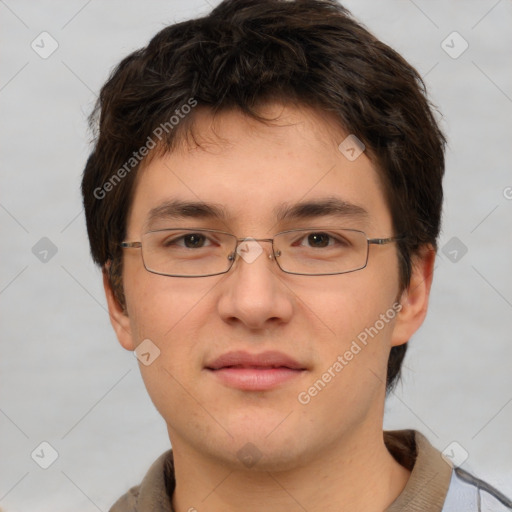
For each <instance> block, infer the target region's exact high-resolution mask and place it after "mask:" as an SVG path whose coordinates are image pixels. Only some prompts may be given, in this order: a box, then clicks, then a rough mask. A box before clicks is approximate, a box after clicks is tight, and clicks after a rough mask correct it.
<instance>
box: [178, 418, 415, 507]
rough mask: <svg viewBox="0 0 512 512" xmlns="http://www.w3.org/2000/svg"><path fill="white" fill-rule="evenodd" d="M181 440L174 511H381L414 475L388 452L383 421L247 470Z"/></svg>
mask: <svg viewBox="0 0 512 512" xmlns="http://www.w3.org/2000/svg"><path fill="white" fill-rule="evenodd" d="M179 441H180V440H176V439H173V454H174V467H175V477H176V488H175V491H174V494H173V497H172V503H173V507H174V510H175V512H190V511H191V512H193V511H194V510H196V511H198V512H201V511H202V510H208V511H209V512H235V511H239V510H244V511H245V512H256V511H261V510H272V511H273V512H290V511H291V510H293V511H295V510H297V511H304V510H307V511H308V512H320V511H322V512H340V511H349V510H365V512H382V510H385V509H386V508H387V507H388V506H389V505H390V504H391V503H392V502H393V501H394V500H395V499H396V498H397V496H398V495H399V494H400V493H401V492H402V490H403V489H404V487H405V485H406V483H407V480H408V478H409V475H410V472H409V471H408V470H407V469H405V468H404V467H402V466H401V465H400V464H398V462H396V461H395V459H394V458H393V457H392V456H391V455H390V453H389V452H388V450H387V448H386V446H385V444H384V440H383V436H382V429H381V427H379V429H378V430H377V431H373V432H364V428H361V429H358V431H357V433H354V434H351V435H346V436H344V437H343V439H341V440H340V439H338V442H337V445H336V446H327V447H324V450H323V451H322V452H321V453H320V452H318V453H316V454H313V455H312V456H306V457H301V460H300V462H299V461H298V462H297V465H296V466H295V467H294V468H293V469H289V470H286V471H258V470H257V469H256V468H257V466H255V467H254V468H252V469H250V470H249V469H243V470H242V469H240V468H239V467H232V466H231V465H230V464H228V463H226V462H225V461H220V460H215V459H212V458H208V457H205V456H204V454H201V453H199V452H197V451H195V450H194V449H192V448H190V446H189V445H187V444H185V443H180V442H179Z"/></svg>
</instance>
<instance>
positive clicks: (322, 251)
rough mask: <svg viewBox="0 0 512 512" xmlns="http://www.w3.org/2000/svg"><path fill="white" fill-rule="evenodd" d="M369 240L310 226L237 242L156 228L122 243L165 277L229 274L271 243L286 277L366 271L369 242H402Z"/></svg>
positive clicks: (220, 234) (217, 234)
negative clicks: (237, 263) (137, 250)
mask: <svg viewBox="0 0 512 512" xmlns="http://www.w3.org/2000/svg"><path fill="white" fill-rule="evenodd" d="M402 238H403V237H402V236H395V237H389V238H368V237H367V236H366V233H364V232H363V231H359V230H356V229H344V228H342V229H332V228H310V229H292V230H289V231H283V232H281V233H278V234H277V235H275V236H274V238H257V239H255V238H237V237H236V236H235V235H232V234H230V233H226V232H224V231H218V230H215V229H189V228H186V229H182V228H172V229H158V230H155V231H148V232H147V233H145V234H144V235H143V236H142V239H141V241H140V242H126V241H125V242H122V243H121V247H123V248H125V249H132V248H133V249H134V248H141V249H142V261H143V263H144V267H145V268H146V270H147V271H148V272H152V273H153V274H159V275H163V276H169V277H208V276H215V275H219V274H225V273H226V272H229V270H230V269H231V267H232V266H233V264H234V263H235V260H236V256H237V255H238V256H240V257H242V259H244V260H245V261H246V262H248V263H252V261H254V260H255V259H256V258H257V257H258V256H259V255H260V254H261V253H262V252H263V249H262V247H261V245H260V244H259V242H270V243H271V244H272V252H271V254H270V255H269V258H270V259H274V260H275V261H276V263H277V265H278V266H279V268H280V269H281V270H282V271H283V272H286V273H288V274H297V275H303V276H328V275H335V274H346V273H349V272H355V271H356V270H361V269H363V268H365V267H366V265H367V263H368V253H369V247H370V244H376V245H385V244H389V243H391V242H395V241H397V240H400V239H402Z"/></svg>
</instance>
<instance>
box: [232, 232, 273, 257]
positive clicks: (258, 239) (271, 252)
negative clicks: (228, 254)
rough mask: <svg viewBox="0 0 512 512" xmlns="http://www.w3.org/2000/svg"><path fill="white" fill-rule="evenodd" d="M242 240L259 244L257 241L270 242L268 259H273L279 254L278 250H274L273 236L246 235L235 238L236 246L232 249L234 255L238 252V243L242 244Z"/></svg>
mask: <svg viewBox="0 0 512 512" xmlns="http://www.w3.org/2000/svg"><path fill="white" fill-rule="evenodd" d="M244 242H256V243H258V244H259V242H267V243H270V244H271V250H270V253H269V254H268V258H269V259H270V260H275V259H276V256H279V251H277V252H276V250H275V246H274V238H254V237H252V236H247V237H244V238H237V239H236V248H235V251H234V255H236V254H237V253H238V252H239V248H240V245H241V244H243V243H244ZM262 251H263V248H262ZM238 256H241V255H240V254H238ZM242 259H244V258H243V257H242Z"/></svg>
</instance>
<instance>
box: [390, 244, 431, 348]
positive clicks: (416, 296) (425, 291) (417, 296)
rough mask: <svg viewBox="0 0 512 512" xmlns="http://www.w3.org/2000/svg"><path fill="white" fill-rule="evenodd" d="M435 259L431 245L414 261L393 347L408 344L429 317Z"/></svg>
mask: <svg viewBox="0 0 512 512" xmlns="http://www.w3.org/2000/svg"><path fill="white" fill-rule="evenodd" d="M435 258H436V251H435V250H434V248H433V247H432V246H430V245H429V246H424V247H423V248H422V249H421V250H420V252H419V254H418V255H416V256H415V257H414V259H413V261H412V272H411V281H410V283H409V286H407V288H406V289H405V290H404V291H403V292H402V296H401V298H400V304H401V305H402V309H401V310H400V313H399V314H398V316H397V320H396V322H395V326H394V329H393V334H392V343H391V344H392V346H397V345H403V344H404V343H407V342H408V341H409V339H410V338H411V337H412V335H413V334H414V333H415V332H416V331H417V330H418V329H419V328H420V326H421V324H422V323H423V321H424V320H425V317H426V316H427V309H428V299H429V296H430V288H431V286H432V279H433V276H434V262H435Z"/></svg>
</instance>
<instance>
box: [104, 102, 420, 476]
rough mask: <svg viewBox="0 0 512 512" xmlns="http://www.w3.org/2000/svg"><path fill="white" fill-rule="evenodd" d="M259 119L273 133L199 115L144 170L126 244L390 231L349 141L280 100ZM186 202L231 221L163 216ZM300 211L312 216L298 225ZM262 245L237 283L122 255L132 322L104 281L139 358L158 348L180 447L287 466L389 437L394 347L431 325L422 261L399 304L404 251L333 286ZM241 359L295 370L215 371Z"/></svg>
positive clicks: (238, 269) (336, 278)
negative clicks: (358, 440)
mask: <svg viewBox="0 0 512 512" xmlns="http://www.w3.org/2000/svg"><path fill="white" fill-rule="evenodd" d="M265 114H266V115H270V116H278V123H277V124H278V125H277V126H266V125H264V124H261V123H258V122H257V121H254V120H250V119H248V118H246V117H244V116H243V115H242V114H240V113H237V112H225V113H222V114H219V115H218V116H217V117H216V118H215V120H214V121H213V120H212V117H211V115H210V114H209V112H208V111H206V110H204V111H198V112H197V118H196V124H195V132H196V133H197V134H199V135H200V141H199V142H200V146H199V147H197V146H185V145H184V146H183V147H181V148H179V149H177V150H176V151H174V152H172V153H171V154H166V155H164V156H162V157H158V158H154V159H153V160H151V162H150V163H149V164H147V165H146V166H145V167H144V168H143V169H140V171H139V175H138V177H137V183H136V189H135V194H134V197H133V203H132V207H131V210H130V214H129V219H128V225H127V237H126V239H127V240H128V241H139V240H141V237H142V235H143V234H144V233H146V232H147V231H148V230H151V229H164V228H179V227H191V228H197V229H199V228H207V229H216V230H221V231H227V232H230V233H232V234H234V235H236V236H237V237H238V238H246V237H253V238H264V239H268V238H272V237H273V236H274V235H275V234H277V233H280V232H282V231H286V230H290V229H297V228H304V229H309V228H312V229H313V228H316V227H323V228H325V227H329V228H332V229H336V228H350V229H356V230H362V231H364V232H365V233H366V234H367V236H368V238H384V237H389V236H392V235H393V230H392V221H391V217H390V213H389V209H388V206H387V205H386V202H385V199H384V195H383V190H382V186H381V183H380V181H379V177H378V172H377V170H376V168H375V167H374V165H373V164H372V163H371V161H370V160H369V159H368V158H367V156H366V155H365V154H364V153H363V154H361V155H360V156H359V157H358V158H357V159H355V160H354V161H350V160H349V159H347V158H346V156H345V155H344V154H343V153H342V152H341V151H340V150H339V149H338V145H339V144H340V143H341V142H342V141H343V140H344V139H345V137H346V136H347V135H348V134H346V133H343V132H342V131H341V130H340V129H339V128H338V127H337V126H336V125H335V123H334V122H333V121H332V120H329V119H327V118H326V117H325V116H321V115H319V114H317V113H315V112H314V111H311V110H307V109H298V108H292V107H283V106H279V105H273V106H267V107H266V111H265ZM212 122H213V124H212ZM176 201H179V202H181V203H185V202H193V203H198V202H199V203H206V204H213V205H214V206H217V207H218V208H217V209H220V210H222V212H217V213H222V214H223V215H222V216H216V215H210V213H211V212H205V211H203V210H201V212H202V213H197V211H196V210H194V209H192V208H188V209H185V210H183V211H181V212H180V213H179V215H176V212H175V211H174V210H175V209H174V210H172V209H171V208H169V204H172V203H173V202H176ZM329 201H330V202H329ZM326 202H327V203H328V204H330V205H331V207H330V208H327V207H325V203H326ZM336 202H339V204H342V203H343V204H344V205H345V207H343V208H333V207H332V205H333V204H338V203H336ZM303 203H317V207H315V208H311V207H309V208H303V209H302V210H301V212H302V213H301V214H300V215H298V216H297V215H293V213H294V212H295V213H296V214H297V208H295V210H293V209H294V207H296V206H297V205H299V204H303ZM321 204H323V205H324V206H323V208H322V207H320V206H318V205H321ZM347 204H349V205H353V206H355V207H357V208H354V207H349V208H347V207H346V205H347ZM166 205H167V206H166ZM171 210H172V211H171ZM285 210H286V211H288V212H290V214H289V215H285V216H282V215H281V216H278V215H277V212H281V213H282V212H283V211H285ZM194 212H195V213H194ZM150 219H151V220H150ZM310 242H311V240H310V239H306V240H305V241H303V242H301V243H306V244H309V243H310ZM259 247H261V249H262V252H261V254H259V256H257V257H256V258H255V259H252V258H247V259H244V258H242V257H237V259H236V261H235V263H234V265H233V267H232V268H231V270H230V271H229V272H228V273H226V274H223V275H217V276H209V277H200V278H183V277H167V276H162V275H156V274H153V273H150V272H148V271H147V270H146V269H145V268H144V265H143V261H142V257H141V251H140V249H125V251H124V263H123V266H124V268H123V283H124V291H125V296H126V312H123V311H122V310H121V309H120V308H119V306H118V305H117V304H116V303H115V300H114V298H113V296H112V293H111V291H110V290H109V288H108V285H107V297H108V300H109V306H110V311H111V315H112V318H113V325H114V327H115V329H116V331H117V334H118V338H119V340H120V342H121V344H122V345H123V346H124V347H125V348H127V349H129V350H133V349H135V348H136V347H137V346H138V345H139V344H140V343H141V342H142V341H143V340H148V339H149V340H151V344H152V345H151V347H154V346H156V347H158V350H159V351H160V354H159V356H158V357H157V358H156V359H154V361H153V362H152V363H151V364H149V365H144V364H140V369H141V372H142V376H143V378H144V382H145V384H146V387H147V389H148V392H149V394H150V396H151V399H152V400H153V402H154V404H155V406H156V407H157V409H158V410H159V412H160V413H161V415H162V416H163V418H164V419H165V421H166V422H167V425H168V430H169V435H170V439H171V443H172V445H173V448H174V449H180V448H182V449H185V448H186V449H189V450H195V451H196V452H197V453H202V454H205V456H208V457H213V458H215V459H217V460H223V461H225V462H227V463H229V464H231V465H238V466H240V467H241V465H242V464H243V463H244V460H243V459H244V457H246V456H249V457H250V456H253V457H260V456H261V459H260V462H259V464H260V467H268V468H272V469H276V468H283V469H284V468H288V467H292V466H293V464H296V463H297V460H301V461H306V460H308V459H309V458H312V457H314V456H321V454H325V453H327V452H328V451H330V450H332V447H333V446H336V443H337V442H339V441H340V439H343V438H348V436H353V435H354V434H355V433H357V432H369V431H377V430H378V429H381V428H382V415H383V402H384V388H385V381H386V367H387V360H388V356H389V351H390V349H391V347H392V346H393V345H398V344H401V343H404V342H406V341H407V340H408V339H409V336H410V335H411V334H412V332H414V330H415V329H416V328H417V327H418V326H419V324H420V323H421V320H422V319H423V315H424V312H425V308H426V297H427V296H428V287H429V285H430V283H429V281H428V279H427V280H425V275H426V272H427V271H426V270H425V268H426V267H425V266H423V267H422V266H421V265H420V264H418V265H417V266H416V267H415V268H416V270H415V272H416V273H417V274H418V279H417V282H415V281H414V280H415V279H416V277H415V276H416V274H414V275H413V283H415V284H416V288H415V289H414V290H415V291H414V294H410V293H409V292H408V291H407V290H406V291H405V292H404V293H403V294H400V290H399V287H398V282H399V277H398V260H397V252H396V250H397V249H396V244H394V243H390V244H387V245H370V249H369V259H368V264H367V266H366V268H364V269H362V270H360V271H357V272H352V273H346V274H340V275H330V276H301V275H292V274H287V273H284V272H282V271H281V270H280V269H279V267H278V265H277V264H276V261H275V260H274V259H273V257H272V251H271V244H270V243H269V242H260V245H259ZM251 250H252V249H251ZM418 283H424V284H423V285H421V286H418ZM425 283H426V284H425ZM418 294H419V295H418ZM420 295H421V296H420ZM397 298H398V300H399V301H401V302H402V305H400V306H398V305H397V303H396V300H397ZM364 333H366V337H365V335H364ZM370 333H371V334H370ZM363 340H365V342H363ZM145 343H148V342H145ZM152 350H154V348H153V349H152ZM233 351H237V352H238V351H241V352H244V353H246V354H249V355H256V356H257V355H261V354H263V353H265V352H268V351H272V352H279V353H280V354H281V356H282V357H288V358H291V359H293V360H294V362H295V365H296V367H298V368H300V369H297V368H296V369H290V368H289V366H292V365H288V369H283V368H281V370H279V369H278V370H275V369H274V370H270V369H269V368H266V369H261V368H259V369H258V368H255V367H254V366H256V365H252V366H253V368H252V369H249V368H248V366H251V365H247V364H246V365H242V366H245V367H244V368H238V369H235V368H231V369H227V368H226V366H224V367H223V368H224V370H221V369H212V368H213V367H214V366H215V364H214V361H215V360H216V359H217V358H219V357H220V356H223V355H225V354H228V353H230V352H233ZM281 356H279V357H281ZM264 359H265V358H263V360H264ZM278 359H279V358H278ZM263 360H261V361H263ZM261 361H260V362H261ZM225 364H226V365H227V363H226V362H225ZM237 372H238V373H237ZM263 372H267V373H265V374H264V373H263ZM271 374H272V375H271ZM247 443H251V444H252V445H253V446H252V447H251V445H248V444H247ZM246 452H247V453H246ZM251 454H252V455H251Z"/></svg>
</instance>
